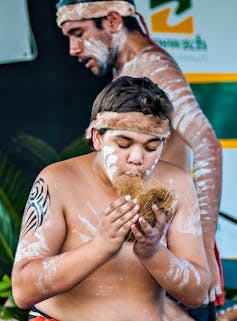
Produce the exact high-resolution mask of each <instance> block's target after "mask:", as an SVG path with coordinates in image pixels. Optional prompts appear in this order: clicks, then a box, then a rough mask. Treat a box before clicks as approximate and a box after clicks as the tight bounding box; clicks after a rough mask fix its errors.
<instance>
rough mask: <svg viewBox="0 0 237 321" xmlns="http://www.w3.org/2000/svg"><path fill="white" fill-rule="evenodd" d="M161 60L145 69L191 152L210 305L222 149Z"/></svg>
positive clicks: (215, 275)
mask: <svg viewBox="0 0 237 321" xmlns="http://www.w3.org/2000/svg"><path fill="white" fill-rule="evenodd" d="M161 56H162V57H163V58H164V57H165V59H161V60H160V61H157V62H154V60H153V61H152V62H151V63H150V65H146V68H148V69H151V70H152V73H151V75H152V77H151V78H152V80H153V81H154V82H156V83H158V84H159V86H160V87H161V88H162V89H163V90H164V91H165V92H166V93H167V94H168V96H169V98H170V100H171V101H172V103H173V105H174V109H175V110H174V117H173V118H174V121H173V127H174V130H175V131H176V133H177V134H178V135H179V137H181V138H182V140H183V141H184V142H185V143H186V144H187V145H188V146H190V147H191V149H192V151H193V158H194V163H193V179H194V183H195V188H196V191H197V196H198V202H199V207H200V213H201V223H202V227H203V239H204V245H205V249H206V253H207V258H208V261H209V266H210V269H211V271H212V285H211V287H210V291H209V292H210V293H209V295H210V300H211V301H214V299H215V292H216V294H217V295H219V294H220V291H221V289H220V275H219V270H218V266H217V262H216V258H215V253H214V243H215V232H216V224H217V219H218V215H219V205H220V197H221V186H222V149H221V145H220V143H219V141H218V139H217V137H216V135H215V133H214V130H213V128H212V127H211V125H210V123H209V122H208V120H207V118H206V117H205V115H204V114H203V112H202V110H201V109H200V107H199V105H198V103H197V101H196V99H195V97H194V95H193V93H192V90H191V88H190V86H189V85H188V83H187V81H186V80H185V79H184V76H183V74H182V72H181V71H180V69H179V68H178V66H177V64H176V63H175V62H174V60H173V59H172V57H170V56H169V55H168V54H166V53H164V52H163V51H162V53H161ZM161 61H163V62H162V64H163V68H161ZM156 65H157V66H156ZM174 161H175V160H174Z"/></svg>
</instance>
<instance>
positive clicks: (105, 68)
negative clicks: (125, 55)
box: [96, 49, 118, 77]
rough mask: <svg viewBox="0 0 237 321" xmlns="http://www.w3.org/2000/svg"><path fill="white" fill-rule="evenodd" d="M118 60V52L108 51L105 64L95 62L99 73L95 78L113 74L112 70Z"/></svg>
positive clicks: (114, 50)
mask: <svg viewBox="0 0 237 321" xmlns="http://www.w3.org/2000/svg"><path fill="white" fill-rule="evenodd" d="M117 59H118V52H117V50H116V49H110V53H109V55H108V59H107V61H106V62H102V61H99V60H97V63H98V66H99V72H98V73H97V74H96V76H97V77H102V76H107V75H112V74H113V69H114V67H115V65H116V62H117Z"/></svg>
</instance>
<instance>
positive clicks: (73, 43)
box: [69, 36, 82, 56]
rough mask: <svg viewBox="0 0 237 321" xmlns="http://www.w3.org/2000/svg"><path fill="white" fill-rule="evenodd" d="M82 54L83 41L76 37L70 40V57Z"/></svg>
mask: <svg viewBox="0 0 237 321" xmlns="http://www.w3.org/2000/svg"><path fill="white" fill-rule="evenodd" d="M81 52H82V41H81V39H78V38H76V37H74V36H73V37H70V38H69V54H70V56H78V55H79V54H80V53H81Z"/></svg>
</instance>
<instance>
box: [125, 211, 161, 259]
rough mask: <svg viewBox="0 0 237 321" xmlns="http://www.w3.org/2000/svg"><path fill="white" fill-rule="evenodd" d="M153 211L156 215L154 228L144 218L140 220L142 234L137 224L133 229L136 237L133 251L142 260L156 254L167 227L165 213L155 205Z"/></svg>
mask: <svg viewBox="0 0 237 321" xmlns="http://www.w3.org/2000/svg"><path fill="white" fill-rule="evenodd" d="M152 209H153V211H154V213H155V215H156V224H155V226H154V227H151V225H150V224H149V223H148V222H147V221H146V220H145V219H144V217H140V218H139V223H140V225H141V228H142V232H140V231H139V230H138V228H137V226H136V224H133V225H132V227H131V230H132V232H133V235H134V237H135V243H134V247H133V250H134V253H135V254H136V255H138V256H140V257H141V258H148V257H151V256H152V255H153V254H154V253H155V252H156V250H157V248H158V245H159V243H160V239H161V237H162V235H163V232H164V230H165V226H166V217H165V214H164V212H163V211H161V210H160V209H159V208H158V206H157V205H153V206H152Z"/></svg>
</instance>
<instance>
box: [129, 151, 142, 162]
mask: <svg viewBox="0 0 237 321" xmlns="http://www.w3.org/2000/svg"><path fill="white" fill-rule="evenodd" d="M128 163H129V164H132V165H136V166H141V165H142V164H143V151H142V150H141V148H139V147H133V148H132V149H131V150H130V152H129V155H128Z"/></svg>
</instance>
